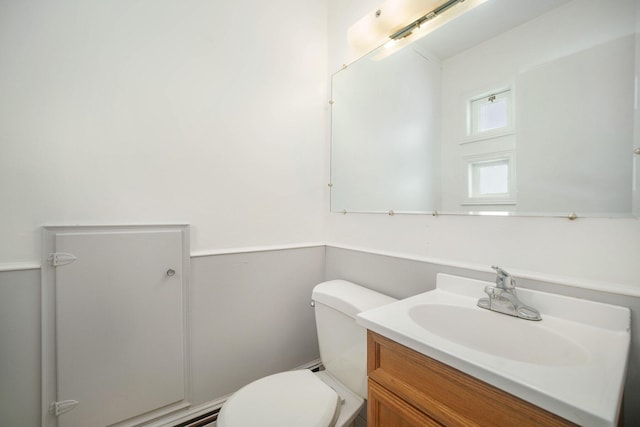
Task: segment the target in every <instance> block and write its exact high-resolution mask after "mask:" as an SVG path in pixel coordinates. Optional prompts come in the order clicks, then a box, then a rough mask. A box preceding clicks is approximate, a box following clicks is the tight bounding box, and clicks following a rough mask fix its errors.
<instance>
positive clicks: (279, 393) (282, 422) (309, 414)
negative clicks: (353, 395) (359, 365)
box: [217, 369, 340, 427]
mask: <svg viewBox="0 0 640 427" xmlns="http://www.w3.org/2000/svg"><path fill="white" fill-rule="evenodd" d="M339 412H340V397H339V396H338V394H337V393H336V392H335V391H334V390H333V389H332V388H331V387H329V386H328V385H327V384H325V383H324V382H323V381H322V380H320V379H319V378H318V377H316V375H314V374H313V373H312V372H311V371H309V370H306V369H305V370H299V371H287V372H280V373H278V374H274V375H270V376H268V377H265V378H261V379H259V380H257V381H254V382H252V383H251V384H248V385H246V386H245V387H243V388H241V389H240V390H238V391H237V392H236V393H234V394H233V395H232V396H231V397H230V398H229V399H228V400H227V401H226V402H225V404H224V405H223V407H222V410H221V411H220V415H219V416H218V420H217V426H218V427H254V426H265V427H266V426H274V427H275V426H278V427H281V426H306V427H331V426H333V425H334V424H335V421H336V419H337V418H338V415H339Z"/></svg>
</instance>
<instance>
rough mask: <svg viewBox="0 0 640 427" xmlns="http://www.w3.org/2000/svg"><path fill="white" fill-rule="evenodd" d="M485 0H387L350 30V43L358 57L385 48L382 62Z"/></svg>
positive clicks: (381, 55)
mask: <svg viewBox="0 0 640 427" xmlns="http://www.w3.org/2000/svg"><path fill="white" fill-rule="evenodd" d="M485 1H487V0H387V1H385V2H384V3H383V4H382V5H381V6H380V7H379V8H378V9H376V10H375V11H374V12H373V13H369V14H367V15H366V16H364V17H363V18H362V19H360V20H359V21H358V22H356V23H355V24H354V25H353V26H352V27H351V28H349V31H348V39H349V43H350V45H351V47H352V49H353V50H354V51H355V53H356V54H357V55H358V56H359V55H362V54H365V53H368V52H370V51H372V50H373V49H376V48H377V47H379V46H381V45H384V47H385V49H384V50H383V51H382V52H381V53H380V54H378V55H377V56H376V57H375V58H374V59H382V58H384V57H386V56H389V55H390V54H392V53H393V52H396V51H398V50H400V49H402V48H403V47H404V46H406V45H408V44H409V43H412V42H414V41H415V40H418V39H420V38H422V37H424V36H425V35H427V34H428V33H430V32H431V31H433V30H435V29H436V28H439V27H440V26H442V25H444V24H446V23H447V22H449V21H451V20H452V19H454V18H456V17H458V16H460V15H462V14H463V13H465V12H467V11H468V10H470V9H473V8H474V7H476V6H478V5H480V4H482V3H484V2H485ZM407 22H409V24H406V23H407ZM385 40H386V43H385Z"/></svg>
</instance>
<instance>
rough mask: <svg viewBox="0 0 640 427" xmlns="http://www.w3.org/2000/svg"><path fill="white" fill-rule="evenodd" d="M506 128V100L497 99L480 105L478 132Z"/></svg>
mask: <svg viewBox="0 0 640 427" xmlns="http://www.w3.org/2000/svg"><path fill="white" fill-rule="evenodd" d="M505 126H507V100H506V99H505V98H502V99H497V100H495V101H493V102H486V103H484V104H482V105H480V114H479V117H478V130H479V131H480V132H482V131H486V130H491V129H497V128H501V127H505Z"/></svg>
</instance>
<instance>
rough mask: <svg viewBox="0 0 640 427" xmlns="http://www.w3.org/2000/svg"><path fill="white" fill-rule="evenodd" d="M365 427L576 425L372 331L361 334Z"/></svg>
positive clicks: (524, 426)
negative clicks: (364, 359)
mask: <svg viewBox="0 0 640 427" xmlns="http://www.w3.org/2000/svg"><path fill="white" fill-rule="evenodd" d="M367 340H368V343H367V372H368V376H369V399H368V413H367V418H368V425H369V427H424V426H443V425H444V426H492V427H495V426H518V427H526V426H532V427H533V426H536V427H539V426H576V424H574V423H572V422H570V421H567V420H565V419H564V418H561V417H559V416H557V415H554V414H552V413H550V412H547V411H545V410H544V409H541V408H539V407H537V406H535V405H533V404H531V403H528V402H526V401H524V400H522V399H520V398H517V397H515V396H513V395H511V394H509V393H506V392H504V391H502V390H500V389H498V388H496V387H494V386H492V385H489V384H487V383H485V382H483V381H480V380H478V379H476V378H474V377H472V376H470V375H467V374H465V373H463V372H460V371H458V370H457V369H454V368H452V367H450V366H448V365H445V364H443V363H441V362H438V361H437V360H434V359H432V358H430V357H428V356H425V355H423V354H421V353H418V352H416V351H414V350H412V349H409V348H407V347H404V346H402V345H400V344H398V343H396V342H394V341H392V340H389V339H387V338H385V337H383V336H381V335H378V334H376V333H375V332H372V331H368V332H367Z"/></svg>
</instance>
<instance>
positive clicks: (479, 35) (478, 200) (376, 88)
mask: <svg viewBox="0 0 640 427" xmlns="http://www.w3.org/2000/svg"><path fill="white" fill-rule="evenodd" d="M637 3H638V2H637V1H636V0H616V1H615V2H611V1H608V0H573V1H569V0H536V1H535V2H534V1H530V0H488V1H486V2H485V3H483V4H481V5H479V6H478V7H476V8H474V9H472V10H470V11H468V12H467V13H465V14H464V15H462V16H459V17H458V18H456V19H455V20H453V21H451V22H449V23H447V24H446V25H443V26H441V27H440V28H438V29H437V30H435V31H433V32H431V33H430V34H429V35H427V36H426V37H424V38H422V39H420V40H418V41H416V42H415V43H412V44H410V45H408V46H406V47H404V48H403V49H401V50H398V51H395V52H393V53H392V54H389V52H387V51H386V48H385V47H384V46H382V47H380V48H378V49H376V50H374V51H373V52H371V53H369V54H368V55H366V56H364V57H363V58H361V59H359V60H357V61H356V62H354V63H352V64H350V65H349V66H347V67H346V68H344V69H342V70H340V71H338V72H337V73H336V74H334V76H333V78H332V152H331V184H332V190H331V209H332V211H334V212H384V213H388V212H390V211H393V212H396V213H400V212H407V213H432V212H439V213H465V214H467V213H487V214H505V215H510V214H518V215H563V216H566V215H567V214H569V213H571V212H575V213H576V214H577V215H578V216H630V215H633V214H635V215H638V213H639V210H640V206H639V204H640V203H639V196H638V193H639V192H640V177H639V175H640V169H639V168H640V156H639V155H637V154H634V149H637V147H639V146H640V144H639V143H638V136H637V134H638V132H634V129H636V128H640V127H638V126H639V117H638V113H637V108H636V107H637V105H636V103H637V100H636V95H635V94H636V92H637V87H636V86H637V84H636V82H637V79H636V69H637V68H638V67H637V65H638V64H637V58H638V55H637V51H638V49H639V47H638V37H637V31H636V28H637V21H638V18H637ZM634 138H635V140H634Z"/></svg>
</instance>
